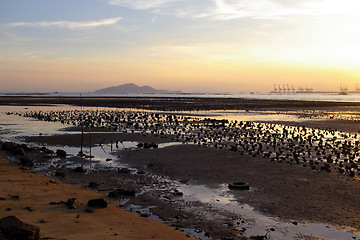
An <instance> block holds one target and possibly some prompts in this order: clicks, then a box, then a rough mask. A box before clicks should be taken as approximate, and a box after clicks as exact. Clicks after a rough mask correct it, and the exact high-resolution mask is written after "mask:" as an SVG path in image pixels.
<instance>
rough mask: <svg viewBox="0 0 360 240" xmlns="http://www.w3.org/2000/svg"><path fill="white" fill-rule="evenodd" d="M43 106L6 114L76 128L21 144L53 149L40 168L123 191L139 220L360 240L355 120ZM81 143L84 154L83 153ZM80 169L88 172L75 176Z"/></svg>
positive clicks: (39, 154) (219, 231)
mask: <svg viewBox="0 0 360 240" xmlns="http://www.w3.org/2000/svg"><path fill="white" fill-rule="evenodd" d="M37 108H38V109H22V111H14V112H17V113H18V114H21V116H18V115H16V114H15V115H14V114H13V113H11V114H10V113H9V115H6V116H7V117H8V118H14V119H24V117H23V116H24V115H25V116H28V117H29V118H25V119H27V120H26V121H35V120H34V119H38V120H36V121H35V122H36V124H38V123H41V125H42V126H48V125H53V124H56V125H57V124H59V123H61V125H62V127H64V128H65V127H68V126H73V127H72V128H65V129H63V130H62V131H57V132H56V135H54V132H51V131H49V133H48V134H47V133H46V132H44V131H41V130H40V129H38V130H37V132H34V134H30V135H32V136H29V137H26V139H25V138H23V137H21V138H17V139H18V140H19V141H26V142H28V143H31V144H30V145H33V146H37V147H44V149H43V150H45V149H48V150H50V151H48V153H45V152H44V151H42V150H40V151H35V152H34V154H33V156H32V158H33V159H34V162H35V166H34V168H33V170H34V171H37V172H41V173H44V174H47V175H50V176H56V175H59V176H58V177H59V179H61V180H62V181H64V182H67V183H74V184H80V185H83V186H88V184H89V182H96V183H97V184H98V185H97V187H96V189H95V190H96V191H99V192H100V193H104V194H109V193H111V192H114V194H113V196H114V200H116V201H117V202H118V205H119V206H120V207H123V208H125V209H127V210H130V211H134V212H137V213H138V214H139V215H143V216H145V215H146V216H147V217H149V218H154V219H157V220H161V221H163V222H166V223H168V224H169V225H171V226H173V227H174V228H177V229H181V230H182V231H186V232H188V234H190V235H192V236H194V237H198V238H202V239H209V238H212V239H221V238H225V237H229V238H230V237H233V238H240V237H242V236H246V235H248V236H258V237H263V239H266V238H268V239H275V238H276V239H289V238H296V237H298V238H300V239H304V238H305V239H306V237H310V235H313V236H311V237H314V235H316V236H319V237H322V238H336V239H341V238H343V239H347V238H352V237H355V238H358V237H359V236H358V235H357V233H356V231H357V229H358V228H359V227H358V226H359V219H358V216H359V212H358V211H359V210H358V208H357V207H356V206H358V204H359V201H360V199H359V198H358V196H359V193H360V184H359V181H358V180H357V178H358V172H357V169H358V153H357V152H358V140H357V139H358V135H357V131H355V129H356V122H355V121H353V122H352V124H353V130H352V131H349V129H348V131H341V130H340V129H341V125H340V126H339V125H337V126H338V128H336V130H335V128H333V127H332V126H331V124H333V123H332V121H329V119H326V120H323V121H319V120H316V121H313V120H311V121H308V120H303V121H301V119H300V121H299V120H296V121H293V120H294V119H290V120H289V121H286V123H276V122H277V121H279V119H278V117H279V113H277V114H274V115H273V116H274V119H269V118H268V119H266V121H264V119H256V118H254V120H255V121H251V119H249V115H250V114H249V112H245V113H244V114H246V117H247V119H244V120H241V116H239V118H238V119H237V120H235V119H230V118H229V119H226V117H223V118H221V117H220V116H204V115H201V116H200V115H199V116H193V114H192V116H189V115H187V114H184V113H180V114H176V113H171V114H168V113H162V112H153V111H148V112H146V111H136V110H131V111H130V110H115V109H111V110H108V109H106V110H105V109H104V110H101V109H88V110H83V111H81V110H79V109H80V108H77V109H75V110H68V109H66V108H65V109H58V110H52V111H51V112H50V111H41V112H40V109H39V108H40V107H37ZM34 110H35V111H34ZM261 114H264V113H261ZM255 115H256V114H254V116H255ZM285 115H286V114H285ZM262 116H264V115H262ZM292 116H293V115H292ZM292 116H291V118H293V117H292ZM329 116H330V115H329ZM276 117H277V119H275V118H276ZM39 120H41V121H39ZM280 120H281V119H280ZM332 120H333V121H350V122H351V120H343V119H336V120H335V119H332ZM350 122H349V124H350ZM291 123H296V124H291ZM303 123H304V125H303ZM327 123H331V124H328V125H326V124H327ZM305 124H312V126H310V125H308V126H305ZM316 124H321V126H319V127H317V126H315V125H316ZM57 126H58V125H57ZM5 129H11V128H9V127H3V128H2V130H3V131H5ZM54 129H55V127H54ZM58 129H59V128H58ZM89 130H90V131H89ZM14 131H15V130H14ZM10 132H11V131H10ZM15 132H16V131H15ZM81 132H83V134H82V133H81ZM39 133H41V135H40V136H39ZM3 135H7V136H9V135H8V133H6V134H5V133H4V134H3ZM19 135H21V134H19ZM19 135H18V136H17V137H20V136H19ZM22 135H24V134H22ZM81 142H82V144H81ZM81 145H83V149H82V150H83V154H84V155H80V156H77V155H79V154H78V153H79V151H80V149H81ZM64 146H65V147H64ZM89 146H91V147H92V149H91V152H90V148H89ZM57 149H64V150H65V151H66V152H67V154H66V156H65V157H63V158H61V157H59V156H56V150H57ZM51 151H53V152H51ZM87 157H88V158H87ZM76 167H83V168H85V169H86V173H85V174H84V173H80V174H79V173H78V172H74V171H73V169H75V168H76ZM59 172H60V173H59ZM62 173H64V174H62ZM60 175H61V176H60ZM236 181H244V182H248V183H249V184H250V186H251V187H250V190H246V191H237V190H231V189H229V188H228V184H229V183H232V182H236ZM117 189H122V190H127V191H128V192H126V191H125V192H124V191H115V190H117ZM130 190H131V191H130ZM125 193H131V194H128V195H127V194H125ZM339 228H342V229H343V230H342V231H341V230H339Z"/></svg>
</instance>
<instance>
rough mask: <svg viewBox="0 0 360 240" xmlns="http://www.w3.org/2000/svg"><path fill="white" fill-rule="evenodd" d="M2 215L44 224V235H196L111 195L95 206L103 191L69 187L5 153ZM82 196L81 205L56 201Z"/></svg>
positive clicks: (0, 177) (1, 161)
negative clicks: (132, 208) (124, 205)
mask: <svg viewBox="0 0 360 240" xmlns="http://www.w3.org/2000/svg"><path fill="white" fill-rule="evenodd" d="M0 154H1V155H0V172H1V175H0V192H1V195H0V197H1V198H2V199H3V200H1V201H0V218H2V217H5V216H9V215H15V216H16V217H18V218H19V219H21V220H22V221H24V222H26V223H28V224H33V225H36V226H39V227H40V235H41V236H42V237H48V238H50V239H67V240H72V239H74V240H75V239H94V240H95V239H104V240H105V239H140V238H141V239H143V238H144V239H152V238H155V239H191V238H189V237H187V236H186V234H185V233H183V232H180V231H176V230H174V229H172V228H170V227H169V226H167V225H166V224H164V223H160V222H158V221H154V220H150V219H148V218H144V217H140V216H138V215H136V214H133V213H129V212H127V211H125V210H123V209H121V208H118V207H117V204H116V203H115V202H114V201H112V200H111V199H108V198H107V199H106V200H107V201H109V205H108V207H107V208H102V209H97V208H90V209H92V210H93V212H87V210H86V209H89V207H88V206H86V203H87V202H88V201H89V200H91V199H96V198H103V197H104V196H103V194H101V193H95V192H93V191H90V190H85V189H84V188H83V187H81V186H78V185H68V184H65V183H62V182H61V181H59V180H56V179H54V178H50V177H47V176H44V175H40V174H36V173H31V172H30V171H28V170H21V169H20V168H19V167H18V165H17V164H14V163H12V162H10V161H9V160H7V159H5V158H4V157H3V156H2V154H3V153H0ZM15 196H17V197H16V198H15ZM70 198H76V199H78V201H79V202H80V204H81V205H80V206H79V207H77V208H76V209H69V208H68V207H66V205H65V204H59V205H50V204H49V203H50V202H61V201H65V202H66V201H67V200H68V199H70Z"/></svg>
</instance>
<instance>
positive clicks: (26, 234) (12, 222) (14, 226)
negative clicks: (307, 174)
mask: <svg viewBox="0 0 360 240" xmlns="http://www.w3.org/2000/svg"><path fill="white" fill-rule="evenodd" d="M0 231H1V232H2V233H3V234H4V235H5V236H7V237H9V238H10V239H22V240H38V239H40V229H39V227H37V226H34V225H31V224H27V223H24V222H22V221H21V220H20V219H18V218H17V217H15V216H7V217H4V218H2V219H0Z"/></svg>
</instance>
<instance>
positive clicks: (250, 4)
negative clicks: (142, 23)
mask: <svg viewBox="0 0 360 240" xmlns="http://www.w3.org/2000/svg"><path fill="white" fill-rule="evenodd" d="M108 4H110V5H114V6H122V7H127V8H131V9H135V10H151V11H152V12H153V13H160V14H164V13H166V14H175V15H176V16H178V17H180V18H204V19H211V20H232V19H241V18H258V19H273V18H281V17H288V16H296V15H303V16H328V15H352V16H354V15H356V16H359V15H360V12H359V11H358V9H359V7H360V2H359V1H358V0H343V1H338V0H302V1H298V0H256V1H254V0H152V1H150V0H108ZM154 9H156V10H157V11H155V12H154V11H153V10H154Z"/></svg>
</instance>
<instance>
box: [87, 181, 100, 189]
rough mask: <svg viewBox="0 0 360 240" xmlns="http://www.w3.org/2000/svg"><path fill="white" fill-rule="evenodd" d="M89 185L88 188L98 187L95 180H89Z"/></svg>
mask: <svg viewBox="0 0 360 240" xmlns="http://www.w3.org/2000/svg"><path fill="white" fill-rule="evenodd" d="M89 187H90V188H98V187H99V184H98V183H96V182H89Z"/></svg>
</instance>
